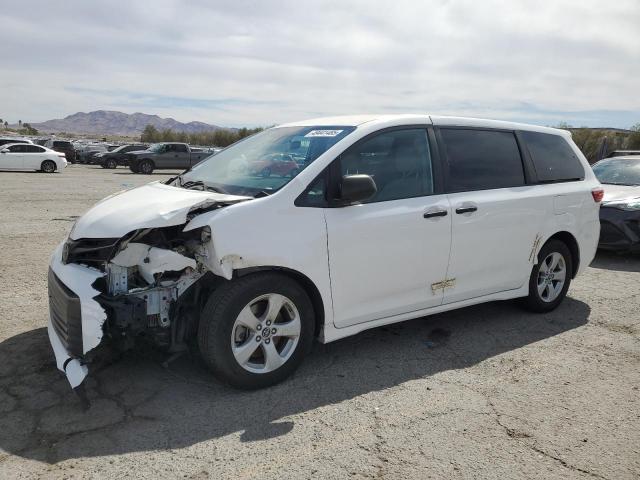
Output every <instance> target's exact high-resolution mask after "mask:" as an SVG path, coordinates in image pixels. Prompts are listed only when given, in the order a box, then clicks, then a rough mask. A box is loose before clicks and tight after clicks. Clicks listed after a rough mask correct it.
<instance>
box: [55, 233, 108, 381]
mask: <svg viewBox="0 0 640 480" xmlns="http://www.w3.org/2000/svg"><path fill="white" fill-rule="evenodd" d="M63 245H64V242H63V243H61V244H60V245H58V248H56V250H55V252H54V253H53V255H52V256H51V262H50V264H49V278H48V281H49V323H48V328H47V330H48V332H49V341H50V343H51V347H52V348H53V353H54V354H55V357H56V365H57V367H58V369H59V370H61V371H62V372H64V373H65V374H66V375H67V379H68V380H69V383H70V384H71V387H72V388H75V387H77V386H78V385H80V383H82V381H83V380H84V378H85V377H86V376H87V373H88V368H87V366H86V365H85V362H84V357H85V355H86V353H87V352H89V351H90V350H92V349H94V348H95V347H97V346H98V345H99V344H100V342H101V341H102V336H103V331H102V325H103V324H104V322H105V320H106V318H107V314H106V312H105V310H104V309H103V308H102V306H101V305H100V304H99V303H98V302H97V301H96V300H95V297H97V296H98V295H99V294H100V292H99V291H97V290H95V289H94V288H93V287H92V285H93V284H94V282H95V281H96V280H97V279H99V278H101V277H103V276H104V274H103V273H102V272H100V271H99V270H96V269H93V268H90V267H85V266H82V265H77V264H64V263H62V249H63Z"/></svg>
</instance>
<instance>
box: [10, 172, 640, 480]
mask: <svg viewBox="0 0 640 480" xmlns="http://www.w3.org/2000/svg"><path fill="white" fill-rule="evenodd" d="M170 174H171V172H162V173H159V174H157V175H152V176H151V178H150V177H148V176H142V175H134V174H131V173H129V171H128V170H124V169H122V168H119V169H117V170H115V171H109V170H103V169H101V168H99V167H91V166H79V165H74V166H71V167H69V168H68V169H67V170H66V171H65V172H64V173H63V174H55V175H44V174H39V173H8V172H0V175H1V176H2V178H3V180H4V182H3V184H4V188H3V190H2V191H0V205H2V206H3V208H2V210H1V211H0V242H1V243H0V284H2V285H3V287H4V288H2V290H1V291H0V307H1V308H0V312H1V313H0V478H40V477H47V478H60V479H62V478H74V479H75V478H153V479H156V478H175V477H178V476H180V477H183V478H193V479H206V478H279V479H288V478H291V479H300V478H420V479H423V478H510V479H514V478H540V479H550V478H563V479H567V478H568V479H573V478H575V479H581V478H604V479H616V480H617V479H632V478H638V477H639V476H640V400H639V399H640V390H639V389H640V313H639V312H640V287H639V285H640V257H638V256H636V257H623V256H616V255H611V254H605V253H600V254H599V255H598V256H597V257H596V260H595V261H594V263H593V264H592V266H591V268H589V269H588V271H587V273H586V274H585V275H583V276H582V277H579V278H578V279H577V280H576V281H575V282H574V283H573V284H572V287H571V289H570V290H569V297H568V298H567V300H566V301H565V302H564V304H563V305H562V306H561V307H560V308H559V309H558V310H557V311H555V312H553V313H551V314H546V315H535V314H531V313H526V312H524V311H522V310H520V309H519V307H518V306H517V305H516V304H515V303H514V302H503V303H492V304H486V305H481V306H477V307H470V308H466V309H463V310H458V311H455V312H449V313H444V314H439V315H435V316H432V317H428V318H422V319H417V320H413V321H409V322H405V323H401V324H396V325H392V326H388V327H383V328H378V329H375V330H370V331H367V332H364V333H362V334H360V335H357V336H355V337H351V338H348V339H345V340H341V341H338V342H335V343H332V344H328V345H320V344H316V346H315V348H314V351H313V353H312V354H311V355H310V357H309V358H308V359H307V361H306V362H305V363H304V364H303V366H302V368H301V369H300V370H299V371H298V372H297V373H296V374H295V376H294V377H293V378H292V379H291V380H289V381H286V382H285V383H283V384H281V385H278V386H276V387H272V388H269V389H265V390H261V391H256V392H239V391H235V390H231V389H230V388H228V387H225V386H224V385H221V384H220V383H218V382H217V381H215V380H213V379H212V378H211V376H210V375H209V374H208V372H207V371H206V369H205V368H204V367H203V366H202V364H201V363H200V362H199V361H198V359H197V357H196V356H195V355H186V356H184V357H181V358H179V359H177V360H175V361H174V362H172V363H171V364H170V365H169V366H168V368H164V367H163V366H162V362H163V361H164V360H165V357H164V356H163V355H162V354H161V353H159V352H154V351H149V350H144V351H140V352H135V353H131V354H127V355H125V356H124V357H123V358H122V359H120V360H119V361H117V362H115V363H112V364H107V365H102V366H101V367H100V368H99V369H95V368H94V369H93V371H92V372H91V373H90V376H89V378H88V380H87V382H86V386H87V392H88V396H89V398H90V400H91V402H92V404H91V408H90V409H89V410H88V411H83V410H82V408H81V406H80V403H79V401H78V399H77V398H76V397H75V395H74V394H73V393H72V391H71V389H70V388H69V385H68V383H67V381H66V379H65V378H64V377H63V376H62V374H61V373H60V372H58V371H57V370H56V368H55V365H54V359H53V353H52V352H51V349H50V347H49V343H48V339H47V336H46V329H45V325H46V321H47V309H48V307H47V291H46V272H47V263H48V257H49V255H50V253H51V252H52V250H53V249H54V247H55V245H56V244H57V243H58V242H59V241H60V240H62V239H63V238H64V237H65V235H66V234H67V232H68V231H69V229H70V228H71V225H72V222H73V220H74V218H75V217H76V216H78V215H81V214H82V213H83V212H84V211H85V210H86V209H88V208H89V207H90V206H91V205H92V204H93V203H95V202H96V201H97V200H99V199H101V198H102V197H104V196H106V195H108V194H110V193H113V192H114V191H117V190H120V189H122V188H124V187H125V186H132V185H141V184H144V183H146V182H148V181H150V180H152V179H153V180H161V179H165V178H167V177H168V176H170ZM123 184H125V185H123Z"/></svg>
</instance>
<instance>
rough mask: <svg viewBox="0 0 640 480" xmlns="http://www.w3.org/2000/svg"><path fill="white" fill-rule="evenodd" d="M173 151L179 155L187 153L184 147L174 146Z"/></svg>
mask: <svg viewBox="0 0 640 480" xmlns="http://www.w3.org/2000/svg"><path fill="white" fill-rule="evenodd" d="M173 150H174V151H175V152H179V153H186V152H187V151H188V150H187V146H186V145H174V146H173Z"/></svg>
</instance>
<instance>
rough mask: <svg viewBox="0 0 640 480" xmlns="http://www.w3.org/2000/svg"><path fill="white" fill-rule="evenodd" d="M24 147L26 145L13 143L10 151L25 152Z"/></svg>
mask: <svg viewBox="0 0 640 480" xmlns="http://www.w3.org/2000/svg"><path fill="white" fill-rule="evenodd" d="M24 147H25V145H23V144H20V145H12V146H10V147H8V148H9V151H10V152H11V153H23V152H24Z"/></svg>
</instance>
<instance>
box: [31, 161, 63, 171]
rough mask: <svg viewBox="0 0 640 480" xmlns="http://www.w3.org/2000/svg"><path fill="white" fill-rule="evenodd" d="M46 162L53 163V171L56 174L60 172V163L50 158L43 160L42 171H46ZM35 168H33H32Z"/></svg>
mask: <svg viewBox="0 0 640 480" xmlns="http://www.w3.org/2000/svg"><path fill="white" fill-rule="evenodd" d="M46 162H51V163H53V171H54V172H55V171H56V170H58V162H56V161H55V160H52V159H50V158H45V159H44V160H42V162H40V171H44V168H43V166H44V164H45V163H46ZM32 168H33V167H32Z"/></svg>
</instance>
